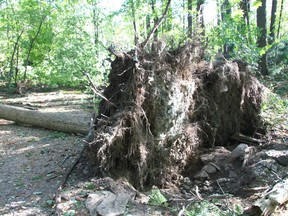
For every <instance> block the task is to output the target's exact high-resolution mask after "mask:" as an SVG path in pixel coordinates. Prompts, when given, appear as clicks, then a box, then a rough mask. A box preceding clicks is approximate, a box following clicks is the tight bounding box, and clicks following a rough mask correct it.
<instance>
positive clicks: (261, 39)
mask: <svg viewBox="0 0 288 216" xmlns="http://www.w3.org/2000/svg"><path fill="white" fill-rule="evenodd" d="M261 2H262V5H261V6H260V7H258V9H257V28H258V29H259V31H260V34H259V35H258V38H257V45H258V47H259V48H260V49H263V48H264V47H265V46H266V45H267V27H266V25H267V22H266V0H261ZM258 66H259V69H260V72H261V74H262V75H263V76H266V75H268V69H267V53H266V52H265V53H264V54H262V55H261V58H260V60H259V62H258Z"/></svg>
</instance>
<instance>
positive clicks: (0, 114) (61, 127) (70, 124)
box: [0, 104, 89, 134]
mask: <svg viewBox="0 0 288 216" xmlns="http://www.w3.org/2000/svg"><path fill="white" fill-rule="evenodd" d="M0 118H2V119H6V120H10V121H14V122H17V123H22V124H28V125H32V126H36V127H41V128H46V129H50V130H55V131H63V132H68V133H80V134H87V133H88V132H89V115H85V114H83V115H80V114H79V115H76V114H74V115H72V114H67V113H43V112H39V111H35V110H29V109H24V108H21V107H15V106H9V105H3V104H0Z"/></svg>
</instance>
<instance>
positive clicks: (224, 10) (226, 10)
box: [221, 0, 232, 59]
mask: <svg viewBox="0 0 288 216" xmlns="http://www.w3.org/2000/svg"><path fill="white" fill-rule="evenodd" d="M230 17H231V5H230V3H229V1H228V0H224V2H223V4H222V5H221V18H222V21H223V22H230ZM231 51H232V50H231V48H230V44H229V42H226V43H225V44H224V45H223V55H224V57H225V58H227V59H229V58H230V55H231V53H230V52H231Z"/></svg>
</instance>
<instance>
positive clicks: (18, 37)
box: [8, 30, 24, 86]
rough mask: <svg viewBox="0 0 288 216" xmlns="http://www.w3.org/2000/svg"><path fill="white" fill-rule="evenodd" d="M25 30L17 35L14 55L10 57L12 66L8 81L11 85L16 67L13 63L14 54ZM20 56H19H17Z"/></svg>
mask: <svg viewBox="0 0 288 216" xmlns="http://www.w3.org/2000/svg"><path fill="white" fill-rule="evenodd" d="M23 32H24V30H22V31H21V32H20V34H19V35H18V36H17V39H16V42H15V44H14V48H13V53H12V56H11V59H10V67H9V81H8V84H9V86H10V84H11V82H12V75H13V68H14V65H13V62H14V56H15V54H16V53H17V50H18V44H19V41H20V39H21V36H22V34H23ZM17 58H18V57H17Z"/></svg>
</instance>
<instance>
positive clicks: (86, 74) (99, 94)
mask: <svg viewBox="0 0 288 216" xmlns="http://www.w3.org/2000/svg"><path fill="white" fill-rule="evenodd" d="M83 74H84V75H85V76H86V77H87V79H88V81H89V84H90V87H91V89H92V91H93V92H94V94H96V95H98V96H99V97H101V98H102V99H104V100H105V101H106V102H108V103H109V104H110V105H112V106H116V105H115V104H114V103H112V102H111V101H109V100H108V99H107V98H106V97H105V96H104V95H103V94H101V93H100V92H99V91H98V89H97V87H96V86H95V84H94V83H93V81H92V80H91V78H90V76H89V74H88V73H87V72H83Z"/></svg>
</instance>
